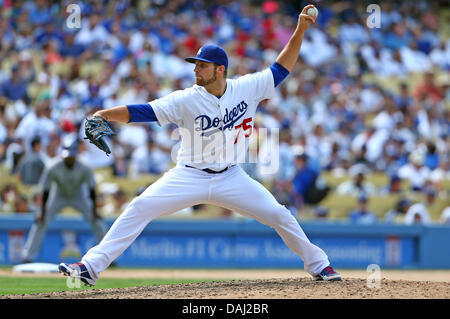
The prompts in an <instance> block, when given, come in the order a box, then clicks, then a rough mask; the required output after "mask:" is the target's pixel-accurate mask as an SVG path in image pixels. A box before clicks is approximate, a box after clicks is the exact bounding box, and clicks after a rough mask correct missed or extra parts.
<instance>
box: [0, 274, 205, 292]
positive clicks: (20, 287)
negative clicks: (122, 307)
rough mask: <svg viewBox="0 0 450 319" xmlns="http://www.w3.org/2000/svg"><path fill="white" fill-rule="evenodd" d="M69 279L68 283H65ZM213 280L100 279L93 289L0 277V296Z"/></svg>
mask: <svg viewBox="0 0 450 319" xmlns="http://www.w3.org/2000/svg"><path fill="white" fill-rule="evenodd" d="M67 278H69V281H67ZM207 281H213V280H201V279H113V278H102V279H100V280H99V281H98V282H97V284H96V285H95V286H94V287H86V286H84V285H83V284H81V287H80V288H69V287H68V285H67V283H68V282H69V285H72V286H74V280H73V279H71V278H70V277H62V278H39V277H37V278H31V277H4V276H0V295H14V294H35V293H50V292H59V291H80V290H92V289H107V288H126V287H143V286H152V285H171V284H183V283H197V282H207Z"/></svg>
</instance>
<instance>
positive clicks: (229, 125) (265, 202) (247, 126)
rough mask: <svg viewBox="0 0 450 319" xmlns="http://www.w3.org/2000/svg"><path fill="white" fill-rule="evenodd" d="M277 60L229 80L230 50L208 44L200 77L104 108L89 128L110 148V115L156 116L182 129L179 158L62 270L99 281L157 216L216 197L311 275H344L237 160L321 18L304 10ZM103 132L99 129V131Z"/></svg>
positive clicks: (128, 118) (198, 61)
mask: <svg viewBox="0 0 450 319" xmlns="http://www.w3.org/2000/svg"><path fill="white" fill-rule="evenodd" d="M313 7H314V6H312V5H308V6H306V7H305V8H304V9H303V10H302V12H301V14H300V15H299V18H298V23H297V27H296V29H295V32H294V34H293V35H292V36H291V38H290V40H289V42H288V43H287V45H286V46H285V47H284V48H283V50H282V51H281V53H280V54H279V56H278V57H277V59H276V61H275V62H274V63H273V64H272V66H270V68H267V69H265V70H263V71H261V72H257V73H254V74H247V75H244V76H241V77H239V78H237V79H227V77H226V74H227V69H228V57H227V54H226V53H225V51H224V50H223V49H222V48H220V47H218V46H215V45H206V46H203V47H202V48H201V49H200V50H199V51H198V53H197V55H196V56H195V57H189V58H185V60H186V61H187V62H190V63H194V64H195V68H194V73H195V82H196V84H195V85H193V86H192V87H190V88H187V89H184V90H179V91H175V92H173V93H170V94H168V95H167V96H165V97H162V98H159V99H156V100H154V101H151V102H149V103H147V104H131V105H121V106H116V107H113V108H109V109H105V110H101V111H98V112H96V113H95V114H94V117H91V118H88V119H87V121H91V122H89V123H91V124H92V125H90V126H91V127H92V130H94V129H95V132H94V133H93V134H91V132H89V129H87V130H86V135H87V136H88V138H89V136H91V138H90V140H91V142H93V143H94V144H96V145H98V146H99V147H100V148H102V149H104V150H105V152H107V153H108V152H109V148H108V147H107V146H106V147H105V145H104V144H105V143H103V142H104V141H102V138H103V136H107V135H110V134H111V133H110V130H109V126H108V125H107V123H108V121H117V122H122V123H132V122H148V121H156V122H157V123H158V124H159V125H161V126H162V125H165V124H168V123H174V124H176V125H177V126H178V128H179V130H180V135H181V146H180V150H179V152H178V157H177V165H176V166H175V167H174V168H172V169H170V170H169V171H168V172H166V173H165V174H164V175H163V176H162V177H161V178H160V179H159V180H158V181H156V182H155V183H153V184H152V185H150V186H149V187H148V188H147V189H146V190H145V191H144V192H143V193H142V194H141V195H140V196H138V197H136V198H135V199H133V200H132V202H131V203H130V204H129V205H128V207H127V208H126V209H125V211H124V212H123V213H122V214H121V215H120V216H119V217H118V218H117V219H116V221H115V222H114V224H113V225H112V226H111V228H110V229H109V231H108V233H107V234H106V235H105V237H104V238H103V240H102V241H101V242H100V244H98V245H97V246H95V247H93V248H91V249H90V250H89V251H88V252H87V253H86V254H85V255H84V256H83V258H82V260H81V262H80V263H77V264H70V265H69V264H65V263H62V264H60V266H59V271H60V272H61V273H63V274H64V275H68V276H72V277H78V278H80V279H81V281H83V282H84V283H85V284H87V285H94V284H95V282H96V281H97V280H98V276H99V273H101V272H102V271H104V270H105V269H106V268H107V267H108V266H109V265H110V264H111V263H112V262H113V261H114V260H115V259H116V258H117V257H119V256H120V255H121V254H122V252H123V251H124V250H125V249H127V248H128V247H129V246H130V245H131V244H132V243H133V241H134V240H135V239H136V238H137V237H138V236H139V234H140V233H141V232H142V230H143V229H144V228H145V227H146V226H147V224H148V223H150V222H151V221H152V220H154V219H156V218H158V217H160V216H166V215H169V214H172V213H174V212H177V211H179V210H181V209H183V208H186V207H190V206H194V205H198V204H212V205H216V206H220V207H224V208H227V209H230V210H233V211H235V212H238V213H240V214H242V215H244V216H247V217H249V218H253V219H256V220H258V221H259V222H261V223H263V224H265V225H268V226H270V227H272V228H274V229H275V230H276V232H277V233H278V234H279V235H280V237H281V238H282V239H283V241H284V243H285V244H286V245H287V246H288V247H289V248H290V249H291V250H292V251H293V252H294V253H295V254H297V255H298V256H299V257H300V258H301V259H302V260H303V261H304V267H305V270H306V271H307V272H308V273H309V274H311V276H312V278H313V280H341V275H340V274H338V273H337V272H335V271H334V270H333V268H332V267H331V266H330V262H329V260H328V257H327V255H326V254H325V252H324V251H323V250H322V249H320V248H319V247H317V246H315V245H314V244H312V243H311V242H310V241H309V240H308V238H307V237H306V235H305V233H304V232H303V230H302V228H301V227H300V225H299V224H298V222H297V220H296V219H295V217H294V216H293V215H292V214H291V213H290V212H289V210H288V209H287V208H286V207H284V206H282V205H280V204H279V203H278V202H277V201H276V199H275V198H274V197H273V196H272V194H271V193H270V192H269V191H268V190H267V189H266V188H265V187H264V186H262V185H261V184H260V183H258V182H257V181H255V180H253V179H252V178H250V177H249V176H248V175H247V174H246V173H245V172H244V171H243V170H242V169H241V167H240V166H239V165H237V156H235V155H236V149H237V153H241V150H242V149H239V145H244V147H245V145H248V144H246V141H248V139H249V137H250V136H251V133H252V129H253V123H254V118H255V112H256V108H257V106H258V104H259V103H260V102H261V101H262V100H265V99H269V98H271V97H272V96H273V95H274V92H275V87H276V86H277V85H279V83H280V82H281V81H283V79H284V78H286V76H287V75H288V74H289V73H290V71H291V70H292V69H293V67H294V65H295V64H296V62H297V58H298V55H299V51H300V46H301V43H302V39H303V35H304V32H305V31H306V30H307V29H308V27H309V26H310V24H311V23H314V22H315V19H314V18H313V17H311V16H309V15H307V14H306V12H307V10H308V9H309V8H313ZM99 131H101V132H104V133H102V134H99V133H98V132H99Z"/></svg>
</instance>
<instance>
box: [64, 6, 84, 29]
mask: <svg viewBox="0 0 450 319" xmlns="http://www.w3.org/2000/svg"><path fill="white" fill-rule="evenodd" d="M66 12H67V13H69V16H68V17H67V19H66V26H67V27H68V28H69V29H80V28H81V8H80V6H79V5H78V4H74V3H71V4H69V5H68V6H67V8H66Z"/></svg>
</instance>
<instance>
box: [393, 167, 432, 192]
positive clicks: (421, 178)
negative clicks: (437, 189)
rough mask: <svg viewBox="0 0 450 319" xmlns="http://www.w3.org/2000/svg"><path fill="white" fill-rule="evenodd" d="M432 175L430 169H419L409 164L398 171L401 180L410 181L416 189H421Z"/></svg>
mask: <svg viewBox="0 0 450 319" xmlns="http://www.w3.org/2000/svg"><path fill="white" fill-rule="evenodd" d="M429 175H430V169H429V168H428V167H426V166H423V167H420V168H417V167H416V166H414V165H412V164H410V163H408V164H405V165H403V166H402V167H400V168H399V170H398V176H399V177H400V178H401V179H406V180H409V182H410V183H411V186H412V187H413V188H415V189H421V188H422V187H423V186H424V185H425V182H426V181H427V180H428V178H429Z"/></svg>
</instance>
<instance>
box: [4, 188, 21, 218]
mask: <svg viewBox="0 0 450 319" xmlns="http://www.w3.org/2000/svg"><path fill="white" fill-rule="evenodd" d="M17 197H19V191H18V189H17V186H16V185H14V184H6V185H5V187H3V189H2V190H1V192H0V205H1V206H0V211H1V212H5V213H12V212H13V211H14V203H15V201H16V198H17Z"/></svg>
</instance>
